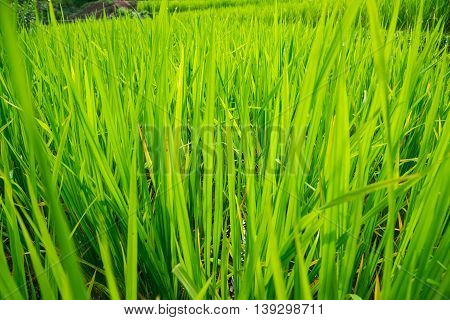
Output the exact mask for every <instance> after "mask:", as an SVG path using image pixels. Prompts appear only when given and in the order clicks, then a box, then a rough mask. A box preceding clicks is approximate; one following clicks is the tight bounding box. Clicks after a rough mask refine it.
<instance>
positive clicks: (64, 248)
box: [0, 0, 450, 299]
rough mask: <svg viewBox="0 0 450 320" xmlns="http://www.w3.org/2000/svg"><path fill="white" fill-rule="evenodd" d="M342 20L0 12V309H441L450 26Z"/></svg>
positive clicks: (249, 13)
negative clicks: (393, 302)
mask: <svg viewBox="0 0 450 320" xmlns="http://www.w3.org/2000/svg"><path fill="white" fill-rule="evenodd" d="M338 2H339V1H336V3H335V2H329V3H328V6H326V5H325V4H321V5H320V7H319V4H317V6H318V7H317V9H316V10H314V12H312V11H310V12H311V15H304V12H305V11H304V4H303V3H302V2H295V1H292V2H283V3H279V4H274V3H271V2H265V3H259V4H256V5H255V4H248V5H243V6H239V7H233V6H230V7H224V8H217V7H216V8H210V9H208V10H188V11H183V12H174V13H173V14H169V10H168V5H167V2H163V5H162V8H161V10H158V12H159V13H158V15H157V17H156V18H155V19H137V18H131V17H123V18H120V19H104V20H93V19H90V20H89V19H88V20H87V21H83V22H77V23H70V24H58V23H57V21H56V20H54V21H53V23H52V24H51V25H40V24H38V25H36V27H35V28H33V29H31V30H28V31H23V30H22V32H20V33H17V32H15V29H14V27H13V26H14V25H15V23H13V18H12V17H13V11H12V9H11V8H12V7H11V6H8V5H7V4H6V2H4V1H0V34H1V36H0V43H2V46H0V153H1V161H0V195H1V197H0V239H1V241H0V298H2V299H4V298H16V299H24V298H26V299H36V298H38V299H53V298H62V299H71V298H80V299H85V298H112V299H117V298H127V299H135V298H165V299H176V298H207V299H230V298H235V299H273V298H289V299H293V298H295V299H305V298H306V299H310V298H319V299H358V298H363V299H379V298H385V299H386V298H392V299H417V298H422V299H448V298H449V297H450V273H449V272H448V268H449V267H450V256H449V254H448V253H449V249H450V231H449V228H448V222H449V217H450V215H449V199H450V188H449V183H450V180H449V179H448V177H449V174H450V161H449V142H450V125H449V124H448V122H447V115H448V107H449V87H448V80H449V73H448V64H449V54H448V38H447V35H446V34H445V32H444V29H445V27H444V24H445V23H446V20H445V19H443V17H441V16H437V17H436V20H435V21H434V22H432V23H431V22H429V21H427V22H424V23H422V21H424V19H423V14H424V12H425V9H426V7H427V5H428V4H429V3H431V2H432V1H416V4H418V3H424V4H425V5H424V6H423V7H421V6H419V7H418V8H419V10H417V14H416V15H415V16H414V17H412V18H408V19H413V20H411V21H415V23H412V22H411V23H408V24H406V25H404V26H403V27H401V26H400V23H401V20H399V19H398V17H402V16H405V15H406V13H405V12H404V9H403V7H401V6H400V1H395V2H394V3H395V6H393V7H389V9H386V7H381V6H378V7H377V6H376V1H374V0H367V1H352V3H351V4H352V5H347V6H344V7H342V6H341V5H340V3H338ZM411 3H412V2H411ZM310 5H311V4H308V6H310ZM379 8H385V9H379ZM311 10H313V9H311ZM316 11H317V15H316Z"/></svg>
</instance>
